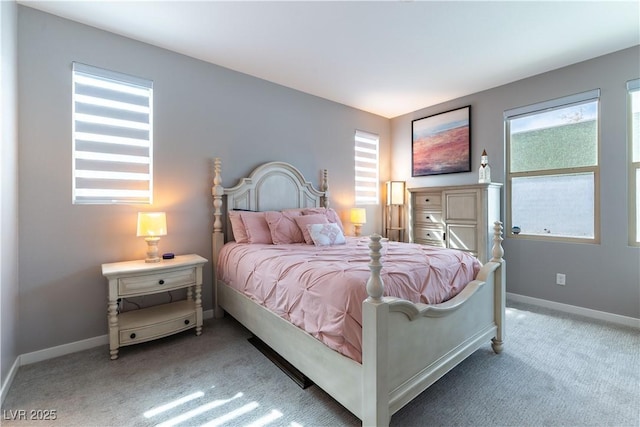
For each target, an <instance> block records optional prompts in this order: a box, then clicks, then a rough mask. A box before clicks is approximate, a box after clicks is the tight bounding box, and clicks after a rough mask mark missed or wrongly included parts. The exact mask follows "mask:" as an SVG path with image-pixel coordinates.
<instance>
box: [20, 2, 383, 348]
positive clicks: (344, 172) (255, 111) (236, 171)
mask: <svg viewBox="0 0 640 427" xmlns="http://www.w3.org/2000/svg"><path fill="white" fill-rule="evenodd" d="M18 12H19V15H18V52H19V57H18V71H19V83H18V85H19V91H18V94H19V101H20V107H19V131H20V152H19V178H20V179H19V194H20V198H19V209H20V228H19V243H20V249H19V250H20V252H19V259H20V263H19V265H20V267H19V274H20V295H19V297H20V298H19V314H20V325H19V329H20V332H19V345H18V350H19V352H20V353H27V352H31V351H35V350H38V349H44V348H48V347H52V346H56V345H60V344H66V343H70V342H74V341H77V340H82V339H86V338H91V337H95V336H99V335H102V334H105V333H106V332H107V321H106V298H107V286H106V280H105V279H104V278H103V277H102V276H101V274H100V266H101V264H102V263H105V262H113V261H121V260H129V259H140V258H144V256H145V251H146V246H145V243H144V241H143V240H142V239H140V238H137V237H136V236H135V231H136V229H135V227H136V224H135V223H136V213H137V212H138V211H139V210H163V211H166V212H167V222H168V235H167V236H166V237H164V238H162V240H161V241H160V251H161V252H168V251H171V252H175V253H177V254H182V253H198V254H200V255H202V256H204V257H206V258H208V259H209V260H211V230H212V210H213V208H212V199H211V183H212V175H211V171H212V161H213V158H214V157H221V158H222V161H223V185H225V186H231V185H234V184H235V183H236V181H237V179H239V178H241V177H242V176H245V175H246V174H247V173H248V172H250V171H251V170H252V169H253V168H254V167H255V166H257V165H259V164H261V163H263V162H266V161H271V160H282V161H287V162H291V163H293V164H295V165H296V166H297V167H298V168H299V169H300V170H301V172H302V173H303V174H304V175H305V176H306V177H307V178H308V179H310V180H313V181H314V183H315V184H317V183H318V182H319V179H320V176H321V169H322V168H327V169H329V180H330V191H331V200H332V206H333V207H334V208H336V210H337V211H338V212H339V213H341V214H343V215H344V214H345V213H346V211H347V209H348V208H349V207H351V206H352V205H353V198H354V195H353V182H354V176H353V174H354V168H353V153H354V152H353V137H354V131H355V130H356V129H361V130H365V131H368V132H373V133H377V134H379V135H380V138H381V157H382V158H383V159H388V158H389V152H390V151H389V150H390V148H389V146H390V139H389V129H390V122H389V120H387V119H385V118H382V117H379V116H375V115H372V114H369V113H365V112H362V111H359V110H355V109H352V108H349V107H346V106H344V105H340V104H336V103H332V102H329V101H326V100H323V99H321V98H318V97H314V96H311V95H307V94H303V93H301V92H297V91H294V90H291V89H287V88H285V87H282V86H278V85H275V84H271V83H268V82H265V81H263V80H259V79H256V78H253V77H250V76H247V75H244V74H240V73H237V72H234V71H230V70H228V69H224V68H221V67H218V66H215V65H211V64H208V63H205V62H202V61H198V60H195V59H192V58H189V57H186V56H182V55H178V54H175V53H172V52H169V51H166V50H163V49H159V48H156V47H152V46H149V45H146V44H143V43H139V42H136V41H133V40H130V39H127V38H123V37H120V36H117V35H114V34H111V33H107V32H104V31H100V30H97V29H94V28H91V27H87V26H83V25H80V24H77V23H74V22H71V21H67V20H64V19H60V18H58V17H55V16H53V15H49V14H45V13H42V12H40V11H36V10H34V9H30V8H27V7H23V6H20V7H19V8H18ZM72 61H79V62H83V63H87V64H90V65H94V66H98V67H103V68H107V69H113V70H115V71H119V72H124V73H128V74H132V75H136V76H140V77H144V78H149V79H152V80H153V81H154V109H155V111H154V139H155V141H154V143H155V146H154V173H155V183H154V194H155V197H154V203H153V206H74V205H72V204H71V90H72V87H71V63H72ZM388 173H389V164H385V165H383V168H382V171H381V177H382V178H383V179H386V178H388ZM369 215H370V218H371V221H370V223H368V224H367V225H366V229H365V230H363V231H364V232H372V231H373V230H377V229H379V228H380V224H381V220H380V217H381V210H380V209H379V208H371V210H370V212H369ZM204 277H205V283H204V285H205V286H204V292H203V301H204V304H205V309H210V308H211V307H212V292H211V277H212V272H211V262H209V263H208V264H207V265H206V270H205V274H204ZM105 357H106V356H105Z"/></svg>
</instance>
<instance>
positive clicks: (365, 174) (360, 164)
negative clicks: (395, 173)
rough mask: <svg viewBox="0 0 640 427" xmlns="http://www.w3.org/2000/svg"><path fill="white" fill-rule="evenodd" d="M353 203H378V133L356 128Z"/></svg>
mask: <svg viewBox="0 0 640 427" xmlns="http://www.w3.org/2000/svg"><path fill="white" fill-rule="evenodd" d="M355 177H356V180H355V203H356V205H370V204H375V205H377V204H378V203H379V197H378V191H379V190H378V187H379V185H378V183H379V178H378V135H375V134H372V133H368V132H363V131H359V130H356V135H355Z"/></svg>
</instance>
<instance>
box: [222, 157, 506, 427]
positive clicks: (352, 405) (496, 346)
mask: <svg viewBox="0 0 640 427" xmlns="http://www.w3.org/2000/svg"><path fill="white" fill-rule="evenodd" d="M221 171H222V163H221V160H220V159H215V161H214V180H213V187H212V195H213V207H214V223H213V236H212V238H213V266H214V310H215V316H216V317H222V316H223V315H224V313H225V312H226V313H228V314H229V315H231V316H232V317H234V318H235V319H236V320H238V321H239V322H240V323H241V324H243V325H244V326H245V327H246V328H247V329H248V330H249V331H251V332H252V333H253V334H254V335H255V336H256V337H258V338H259V339H260V340H262V341H263V342H264V343H266V344H267V345H268V346H269V347H270V348H271V349H273V350H274V351H275V352H276V353H278V354H279V355H280V356H282V357H283V358H284V359H285V360H286V361H287V362H288V363H290V364H291V365H292V366H293V367H295V368H296V369H298V370H299V371H301V372H302V373H303V374H304V375H305V376H307V377H308V378H309V379H310V380H311V381H313V382H314V383H315V384H316V385H318V386H319V387H321V388H322V389H323V390H324V391H325V392H327V393H328V394H329V395H331V396H332V397H333V398H334V399H335V400H337V401H338V402H339V403H340V404H342V405H343V406H344V407H345V408H347V409H348V410H349V411H351V412H352V413H353V414H354V415H356V416H357V417H358V418H360V419H361V420H362V423H363V425H366V426H385V425H388V424H389V422H390V419H391V416H392V415H393V414H394V413H395V412H397V411H398V410H399V409H400V408H402V407H403V406H404V405H406V404H407V403H409V402H410V401H411V400H412V399H413V398H415V397H416V396H417V395H418V394H420V393H421V392H422V391H424V390H425V389H427V388H428V387H429V386H430V385H431V384H433V383H434V382H435V381H437V380H438V379H439V378H441V377H442V376H443V375H445V374H446V373H447V372H448V371H449V370H451V369H452V368H454V367H455V366H456V365H457V364H459V363H460V362H461V361H463V360H464V359H465V358H466V357H468V356H469V355H470V354H472V353H473V352H474V351H476V350H477V349H479V348H482V347H484V346H486V345H488V344H489V343H491V346H492V348H493V351H494V352H496V353H500V352H501V351H502V348H503V344H504V320H505V281H506V280H505V261H504V259H503V256H504V251H503V249H502V246H501V242H502V225H501V224H500V223H499V222H496V224H495V227H494V235H493V241H494V246H493V251H492V256H493V258H492V259H491V260H490V261H489V262H487V263H485V264H484V265H480V266H479V268H478V270H477V274H475V277H473V278H472V280H470V281H469V282H468V283H466V284H465V286H464V287H463V289H462V291H461V292H459V293H457V294H456V295H455V296H454V297H453V298H451V299H448V300H446V301H445V302H441V303H437V304H427V303H420V302H411V301H408V300H405V299H402V298H398V297H390V296H385V284H384V282H383V279H382V276H381V270H382V269H383V264H382V262H381V259H382V260H384V259H386V258H385V252H384V251H385V249H384V248H385V243H386V242H384V241H383V240H384V239H382V238H381V236H379V235H376V234H374V235H372V236H370V237H369V242H367V246H368V252H369V258H368V260H367V261H368V268H369V272H368V274H369V277H368V279H367V281H366V295H365V298H364V300H363V301H362V303H361V304H362V305H361V319H359V321H360V322H361V349H359V351H361V353H360V354H361V358H360V359H359V360H356V359H354V358H353V357H349V356H347V355H345V354H343V353H341V352H340V351H336V349H332V348H330V347H329V346H327V345H326V344H325V343H323V342H322V341H320V340H319V339H317V338H316V337H314V336H313V335H312V334H311V333H309V332H306V331H305V330H303V329H302V328H300V327H298V326H296V325H294V324H293V323H290V322H289V321H288V320H286V319H285V318H283V317H282V316H281V315H278V314H276V313H275V312H273V311H271V310H269V309H268V308H266V307H265V306H263V305H260V304H258V303H256V302H255V301H254V300H253V299H252V298H250V297H248V296H247V295H246V294H245V293H244V292H241V291H239V290H237V289H235V288H234V287H232V286H229V285H228V284H227V283H225V282H224V280H222V279H221V278H219V277H218V274H217V272H218V269H219V266H218V262H219V255H220V254H221V252H223V248H224V247H225V244H226V243H228V242H230V241H232V240H233V229H232V226H231V222H230V221H229V220H228V218H229V216H230V215H231V214H232V212H234V211H259V212H266V211H284V210H288V209H301V208H311V209H312V208H322V207H324V208H325V209H327V208H328V206H329V205H328V174H327V171H326V170H325V171H323V172H322V174H321V179H320V181H321V183H320V186H319V188H315V187H314V186H313V185H312V184H311V183H310V182H309V181H307V180H306V179H305V177H304V176H303V175H302V174H301V173H300V171H298V169H296V168H295V167H294V166H292V165H290V164H287V163H284V162H269V163H265V164H263V165H261V166H258V167H257V168H256V169H254V170H253V172H251V174H250V175H249V176H248V177H246V178H242V179H240V180H239V182H238V184H237V185H235V186H233V187H230V188H225V187H223V186H222V175H221ZM228 247H229V246H227V248H228ZM220 267H222V266H220Z"/></svg>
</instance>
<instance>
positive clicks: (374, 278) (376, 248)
mask: <svg viewBox="0 0 640 427" xmlns="http://www.w3.org/2000/svg"><path fill="white" fill-rule="evenodd" d="M381 238H382V236H380V235H379V234H372V235H371V236H370V237H369V239H370V240H371V242H369V249H370V250H371V252H369V256H370V257H371V262H370V263H369V270H371V275H370V276H369V280H367V294H369V298H368V299H369V300H371V301H376V302H379V301H381V298H382V294H383V293H384V283H383V282H382V277H380V270H381V269H382V264H381V263H380V257H381V254H380V249H382V244H381V243H380V239H381Z"/></svg>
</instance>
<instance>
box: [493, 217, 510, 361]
mask: <svg viewBox="0 0 640 427" xmlns="http://www.w3.org/2000/svg"><path fill="white" fill-rule="evenodd" d="M493 224H494V225H493V248H492V250H491V254H492V256H493V257H492V258H491V262H497V263H500V267H499V268H498V270H497V271H496V274H495V282H494V286H495V294H494V310H495V313H494V319H495V322H496V325H497V326H498V330H497V331H496V336H495V338H493V339H492V340H491V347H492V348H493V351H494V352H496V353H501V352H502V348H503V345H504V339H505V307H506V304H507V301H506V300H507V297H506V294H507V291H506V283H507V280H506V264H505V261H504V258H503V257H504V249H503V248H502V240H503V238H502V223H501V222H500V221H496V222H494V223H493Z"/></svg>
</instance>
